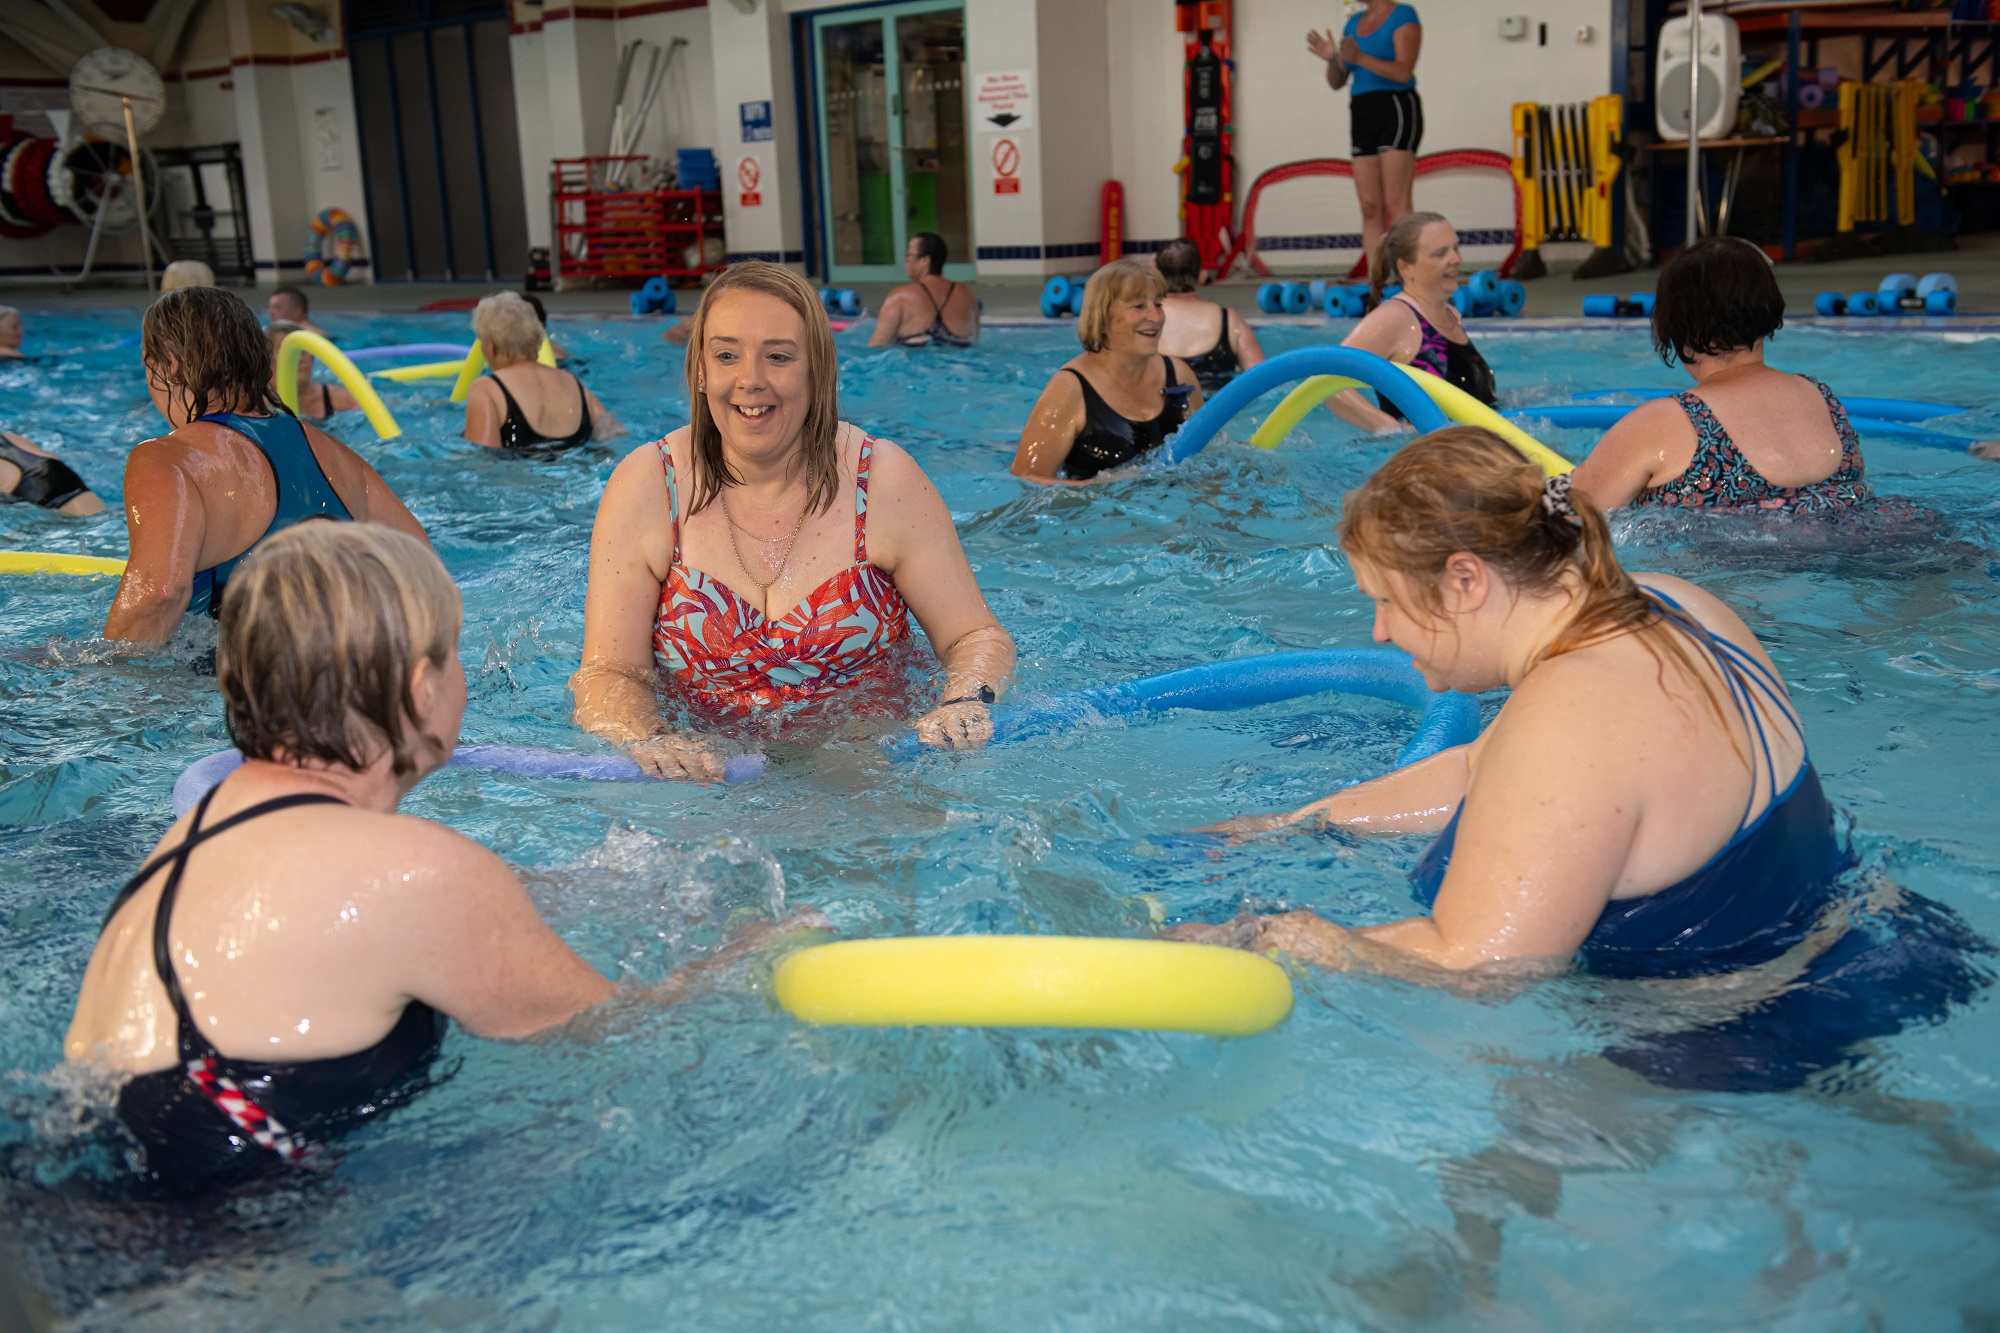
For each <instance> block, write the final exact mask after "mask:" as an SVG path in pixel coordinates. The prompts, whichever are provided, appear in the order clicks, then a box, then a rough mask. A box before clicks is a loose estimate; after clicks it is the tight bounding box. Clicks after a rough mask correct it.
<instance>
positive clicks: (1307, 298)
mask: <svg viewBox="0 0 2000 1333" xmlns="http://www.w3.org/2000/svg"><path fill="white" fill-rule="evenodd" d="M1284 307H1285V313H1286V314H1288V315H1303V314H1305V313H1306V311H1308V310H1310V309H1312V289H1311V288H1309V287H1307V286H1306V284H1304V283H1303V282H1288V283H1286V284H1285V294H1284Z"/></svg>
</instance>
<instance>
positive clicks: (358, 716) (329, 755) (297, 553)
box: [215, 519, 461, 776]
mask: <svg viewBox="0 0 2000 1333" xmlns="http://www.w3.org/2000/svg"><path fill="white" fill-rule="evenodd" d="M460 615H461V606H460V602H459V596H458V588H457V586H456V585H455V584H453V583H452V581H451V575H449V574H447V573H445V569H444V565H443V564H441V563H440V562H439V561H438V558H437V555H436V554H435V553H434V552H433V551H432V550H431V548H430V547H428V546H426V545H425V544H424V543H423V542H421V541H419V540H417V539H416V538H415V537H412V536H410V535H408V534H407V533H402V532H398V531H396V530H395V529H394V528H386V527H383V526H381V525H380V524H376V523H340V522H333V521H331V520H323V519H322V520H315V521H312V522H307V523H301V524H299V525H297V526H296V527H291V528H287V529H285V530H284V531H283V532H280V533H278V534H277V535H275V536H273V537H271V538H270V539H268V540H266V541H264V542H263V543H261V544H260V545H259V546H258V547H257V548H256V549H255V550H254V551H252V552H251V553H250V557H249V558H248V559H247V560H245V561H244V562H243V564H242V565H241V566H240V567H238V569H237V570H236V573H235V574H234V575H232V576H231V577H230V580H229V586H228V588H227V589H226V590H225V591H224V593H223V598H222V627H221V638H220V641H219V642H218V644H217V647H216V653H215V683H216V685H217V686H218V687H219V688H220V689H221V691H222V707H223V717H224V719H225V720H226V722H227V724H228V727H229V738H230V739H231V740H232V741H234V742H235V743H236V748H237V749H239V750H241V751H242V752H243V753H244V755H245V756H247V757H248V758H251V759H275V760H278V761H280V762H289V763H298V762H300V761H302V760H317V761H319V762H322V763H328V764H339V765H341V766H342V767H344V768H351V769H357V770H358V769H362V768H366V767H367V766H368V765H369V764H370V763H372V762H373V761H374V760H375V759H376V758H378V757H379V756H380V755H381V754H382V752H383V751H384V750H385V749H386V750H387V751H388V752H389V753H390V755H391V756H392V758H391V763H392V765H393V767H394V769H395V772H396V773H397V774H398V775H399V776H400V775H401V774H405V773H408V772H410V771H412V770H413V769H414V768H415V767H416V766H417V754H418V747H419V746H425V747H432V746H434V745H435V742H433V741H432V740H431V739H430V738H429V737H427V736H425V735H424V734H423V732H422V731H421V730H420V729H419V727H418V725H417V717H416V705H415V702H414V701H413V700H412V699H411V697H410V677H411V675H412V673H414V672H415V670H416V668H417V662H418V660H419V659H420V658H428V659H429V660H430V661H431V663H432V664H433V665H435V666H440V667H441V666H443V665H444V663H445V661H446V659H447V658H449V657H450V656H451V650H452V647H453V646H454V645H455V644H456V643H457V642H458V629H459V618H460ZM433 757H436V758H441V757H442V756H433Z"/></svg>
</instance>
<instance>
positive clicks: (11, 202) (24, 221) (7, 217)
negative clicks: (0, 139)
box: [0, 134, 49, 241]
mask: <svg viewBox="0 0 2000 1333" xmlns="http://www.w3.org/2000/svg"><path fill="white" fill-rule="evenodd" d="M33 142H34V140H33V139H32V138H31V137H30V136H28V135H25V134H23V135H17V136H15V137H14V138H11V139H9V140H7V142H6V143H5V144H4V145H0V236H5V237H8V238H9V239H12V240H17V241H25V240H32V239H33V238H34V237H37V236H40V235H41V234H42V233H43V232H45V231H48V230H49V228H48V227H47V226H46V225H44V224H42V223H38V222H35V221H34V220H32V219H31V218H29V217H28V216H27V214H26V212H25V211H24V210H23V209H22V207H21V203H20V201H19V200H18V199H16V198H15V197H14V191H13V186H12V185H11V184H10V182H11V181H12V179H13V177H12V172H13V168H14V163H15V162H16V161H18V160H19V159H20V156H21V154H22V153H23V152H24V151H26V149H27V147H28V145H29V144H31V143H33Z"/></svg>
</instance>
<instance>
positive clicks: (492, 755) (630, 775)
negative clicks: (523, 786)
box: [174, 745, 764, 818]
mask: <svg viewBox="0 0 2000 1333" xmlns="http://www.w3.org/2000/svg"><path fill="white" fill-rule="evenodd" d="M449 762H450V763H451V764H452V765H453V766H455V767H461V768H485V769H491V770H492V771H493V772H495V773H506V774H509V775H511V776H513V777H520V778H580V779H582V780H584V781H586V782H646V781H651V780H652V779H650V778H648V777H647V776H646V771H645V770H644V769H642V768H640V767H639V765H638V764H636V763H634V762H633V761H632V760H630V759H627V758H625V757H624V756H623V755H612V754H577V753H575V752H574V751H570V750H545V749H542V748H540V747H539V746H533V745H461V746H459V747H458V748H457V749H456V750H454V751H452V754H451V759H450V761H449ZM242 763H243V755H242V752H241V751H238V750H218V751H216V752H215V753H214V754H211V755H208V756H206V757H204V758H201V759H197V760H195V761H194V762H193V763H192V764H189V765H188V766H187V768H186V770H185V771H184V772H182V774H181V775H180V777H179V778H177V779H175V781H174V815H175V817H176V818H178V817H179V816H181V815H184V814H186V813H187V812H188V811H189V810H192V809H193V808H194V805H195V802H197V801H199V800H200V799H201V798H202V797H204V796H206V795H207V794H208V793H209V792H211V791H213V790H214V789H215V787H216V784H218V783H220V782H221V781H222V780H223V779H224V778H226V777H228V776H229V775H230V774H231V773H234V772H235V771H236V770H237V768H238V767H239V766H241V764H242ZM763 771H764V756H763V755H761V754H739V755H731V756H730V757H729V759H728V760H727V761H726V762H725V763H724V764H723V766H722V780H723V781H724V782H747V781H749V780H750V779H751V778H754V777H757V776H758V775H760V774H761V773H763Z"/></svg>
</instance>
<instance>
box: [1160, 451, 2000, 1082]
mask: <svg viewBox="0 0 2000 1333" xmlns="http://www.w3.org/2000/svg"><path fill="white" fill-rule="evenodd" d="M1340 539H1341V547H1342V549H1343V550H1344V551H1345V552H1346V553H1347V555H1348V557H1349V558H1350V560H1351V561H1352V562H1353V567H1354V571H1355V580H1356V582H1357V584H1358V585H1359V586H1360V588H1361V591H1362V592H1363V593H1365V594H1367V595H1368V596H1370V597H1372V598H1373V599H1374V601H1375V608H1376V609H1375V638H1376V639H1377V640H1378V641H1389V642H1393V643H1394V644H1395V645H1396V646H1397V647H1399V648H1402V649H1404V650H1405V651H1407V652H1409V653H1410V655H1411V656H1412V657H1413V658H1414V659H1415V662H1416V664H1417V667H1418V668H1419V669H1420V670H1421V671H1422V672H1423V673H1424V678H1425V679H1426V680H1427V681H1428V682H1429V683H1430V684H1431V686H1432V688H1434V689H1440V690H1442V689H1457V690H1463V691H1466V692H1468V693H1480V692H1484V691H1487V690H1494V689H1499V688H1502V687H1505V688H1508V689H1510V690H1511V694H1510V696H1509V697H1508V699H1507V702H1506V704H1505V705H1504V706H1503V707H1502V708H1501V710H1500V714H1499V716H1498V717H1497V718H1496V719H1495V720H1494V722H1493V724H1492V725H1491V726H1490V727H1488V728H1487V730H1486V732H1485V734H1484V735H1482V736H1481V737H1480V738H1479V739H1478V740H1476V741H1474V742H1473V743H1472V744H1471V745H1469V746H1465V747H1462V748H1460V749H1455V750H1448V751H1445V752H1444V753H1442V754H1440V755H1437V756H1435V757H1434V758H1431V759H1427V760H1424V761H1422V762H1421V763H1417V764H1413V765H1411V766H1410V767H1408V768H1404V769H1400V770H1398V771H1397V772H1394V773H1391V774H1389V775H1388V776H1387V777H1384V778H1380V779H1377V780H1376V781H1374V782H1368V783H1363V784H1361V785H1359V786H1356V787H1351V788H1349V789H1348V790H1346V791H1343V792H1340V793H1339V794H1337V795H1335V796H1331V797H1328V798H1327V799H1325V800H1323V801H1318V802H1315V803H1314V804H1312V805H1309V806H1306V807H1305V808H1304V809H1301V810H1297V811H1294V812H1292V813H1290V814H1287V815H1281V816H1274V817H1269V818H1262V819H1256V820H1249V821H1238V822H1236V823H1234V824H1230V825H1223V826H1221V828H1220V830H1218V831H1224V832H1234V833H1242V832H1252V831H1258V830H1261V829H1267V828H1275V827H1281V826H1283V825H1287V824H1293V823H1299V822H1303V821H1307V820H1313V821H1316V822H1318V823H1320V824H1322V825H1335V826H1340V827H1343V828H1346V829H1349V830H1352V831H1355V832H1362V833H1426V832H1427V833H1435V834H1437V835H1439V836H1438V838H1437V841H1436V842H1435V843H1434V844H1433V846H1432V847H1431V849H1430V851H1429V852H1428V853H1426V854H1425V856H1424V858H1423V859H1422V861H1420V862H1419V864H1418V866H1417V870H1416V874H1415V880H1416V889H1417V896H1418V898H1419V900H1420V901H1421V902H1422V903H1423V904H1424V905H1425V906H1426V907H1428V908H1429V909H1430V913H1429V915H1427V916H1417V917H1411V918H1409V919H1407V920H1403V921H1397V922H1393V923H1391V924H1388V925H1380V926H1370V927H1367V928H1365V929H1360V930H1348V929H1344V928H1342V927H1340V926H1337V925H1334V924H1333V923H1331V922H1329V921H1326V920H1324V919H1323V918H1321V917H1319V916H1317V915H1315V914H1314V913H1312V912H1309V911H1300V912H1290V913H1286V914H1284V915H1281V916H1272V917H1261V918H1246V919H1243V920H1240V921H1238V922H1236V923H1234V924H1232V925H1230V926H1221V927H1218V926H1197V927H1193V928H1191V929H1185V930H1184V931H1183V934H1184V935H1185V936H1187V937H1191V938H1197V939H1209V940H1216V941H1227V942H1232V943H1240V944H1243V945H1244V946H1245V947H1249V948H1253V949H1258V950H1265V949H1282V950H1284V951H1286V952H1289V953H1291V954H1292V955H1294V956H1295V957H1297V958H1299V959H1301V960H1304V961H1307V962H1312V963H1318V964H1321V965H1324V966H1329V967H1336V968H1373V969H1379V970H1387V971H1394V972H1398V973H1402V974H1406V975H1412V976H1415V977H1418V978H1423V977H1427V976H1428V977H1436V976H1440V975H1443V974H1445V973H1450V972H1462V971H1465V970H1467V969H1471V968H1491V967H1495V966H1498V967H1502V968H1507V969H1511V970H1521V969H1527V970H1530V971H1537V970H1561V969H1563V968H1565V967H1567V966H1569V965H1570V964H1571V962H1572V960H1575V961H1578V962H1580V963H1581V965H1582V966H1583V967H1584V968H1586V969H1588V970H1589V971H1591V972H1594V973H1597V974H1599V975H1603V976H1614V977H1686V976H1695V975H1701V974H1707V973H1717V972H1739V971H1741V970H1743V969H1746V968H1751V967H1755V966H1757V965H1759V964H1765V963H1770V962H1772V961H1773V960H1775V959H1778V958H1780V957H1781V956H1784V955H1788V954H1789V955H1791V956H1792V961H1794V962H1796V963H1797V964H1798V966H1799V968H1800V969H1801V970H1802V974H1803V979H1804V984H1801V983H1800V978H1799V976H1798V975H1793V976H1789V977H1788V978H1787V980H1788V981H1789V982H1790V983H1791V984H1790V985H1789V987H1780V990H1779V993H1777V994H1761V995H1759V996H1757V997H1756V999H1755V1003H1754V1004H1753V1005H1752V1006H1750V1007H1751V1008H1754V1009H1755V1010H1756V1011H1757V1013H1756V1021H1755V1022H1751V1021H1750V1020H1749V1018H1748V1017H1747V1016H1746V1015H1738V1016H1736V1017H1734V1018H1731V1019H1728V1020H1725V1021H1722V1022H1717V1023H1712V1024H1710V1025H1708V1026H1706V1027H1704V1028H1703V1029H1701V1030H1700V1033H1699V1037H1698V1039H1697V1038H1695V1037H1691V1036H1690V1035H1689V1034H1675V1035H1673V1036H1672V1037H1670V1038H1666V1039H1654V1040H1652V1041H1650V1042H1649V1043H1647V1044H1646V1045H1645V1047H1643V1048H1635V1049H1633V1050H1630V1051H1619V1052H1613V1053H1612V1056H1611V1058H1613V1059H1614V1060H1618V1061H1620V1062H1621V1063H1628V1064H1630V1065H1631V1066H1632V1067H1634V1068H1638V1069H1640V1070H1641V1072H1644V1073H1647V1074H1648V1075H1649V1076H1654V1077H1657V1078H1659V1079H1660V1080H1661V1081H1664V1082H1671V1083H1675V1084H1678V1085H1683V1086H1687V1085H1692V1086H1704V1087H1745V1086H1756V1087H1774V1086H1790V1085H1793V1084H1796V1083H1797V1082H1799V1081H1801V1080H1802V1079H1803V1078H1804V1077H1806V1076H1808V1075H1809V1074H1810V1073H1811V1072H1813V1071H1814V1070H1816V1069H1817V1068H1823V1067H1825V1066H1826V1065H1828V1064H1831V1063H1833V1062H1834V1061H1835V1060H1837V1059H1838V1058H1839V1055H1840V1053H1841V1051H1843V1050H1844V1049H1845V1047H1846V1046H1848V1045H1851V1044H1852V1042H1853V1041H1855V1040H1859V1039H1860V1038H1862V1037H1865V1036H1874V1035H1880V1034H1882V1033H1884V1032H1890V1031H1894V1030H1895V1029H1896V1028H1897V1027H1899V1026H1900V1025H1901V1024H1902V1023H1903V1022H1905V1021H1908V1020H1909V1019H1910V1018H1912V1017H1916V1016H1918V1015H1920V1014H1921V1015H1934V1014H1935V1013H1937V1012H1939V1011H1940V1010H1941V1009H1942V1007H1943V1005H1944V1004H1945V1003H1947V1002H1949V1001H1951V1000H1954V999H1963V998H1964V997H1965V996H1967V995H1970V994H1971V993H1972V991H1973V990H1975V989H1976V988H1977V986H1978V985H1979V984H1980V982H1979V978H1978V975H1977V973H1976V972H1974V971H1973V970H1972V969H1971V968H1970V967H1969V965H1967V964H1966V963H1964V962H1963V961H1962V960H1963V957H1964V955H1965V954H1966V953H1967V952H1969V951H1971V950H1976V949H1978V948H1980V947H1982V946H1980V945H1978V943H1977V942H1976V941H1973V940H1971V939H1970V937H1969V936H1968V935H1966V933H1965V932H1964V929H1963V927H1962V926H1959V925H1956V924H1954V922H1955V919H1953V918H1951V916H1950V913H1949V912H1948V911H1946V910H1945V909H1943V908H1941V907H1936V905H1935V904H1927V905H1925V906H1924V908H1923V909H1922V910H1918V911H1914V912H1912V913H1911V914H1909V919H1910V920H1912V921H1913V922H1915V923H1916V928H1915V929H1914V930H1912V931H1911V932H1909V933H1907V934H1905V935H1903V936H1901V937H1899V938H1898V939H1897V940H1895V941H1894V942H1893V944H1890V945H1883V946H1880V947H1877V943H1876V941H1874V940H1872V939H1869V938H1868V937H1867V936H1866V935H1865V934H1864V933H1863V932H1861V931H1859V930H1855V929H1848V928H1847V926H1846V918H1845V917H1844V916H1843V909H1844V908H1849V907H1851V906H1852V904H1851V903H1850V902H1849V901H1847V900H1846V899H1845V897H1844V896H1843V894H1842V893H1841V892H1840V890H1839V885H1838V879H1839V876H1840V874H1841V872H1842V871H1844V870H1845V869H1846V868H1847V866H1848V864H1849V861H1850V858H1849V855H1848V852H1847V849H1846V847H1845V846H1844V845H1843V843H1842V841H1841V840H1840V839H1839V838H1838V837H1837V836H1836V834H1835V827H1834V817H1833V809H1832V806H1831V805H1830V804H1829V803H1828V801H1827V798H1826V795H1825V793H1824V792H1823V791H1822V789H1821V787H1820V782H1819V776H1818V774H1817V773H1816V772H1815V771H1814V769H1813V765H1812V761H1811V759H1810V758H1809V757H1808V756H1807V754H1806V743H1805V737H1804V735H1803V732H1802V730H1801V726H1800V720H1799V717H1798V714H1797V713H1796V711H1795V710H1794V709H1793V707H1792V704H1791V700H1790V698H1789V696H1788V695H1787V693H1786V690H1785V686H1784V683H1783V681H1782V680H1780V679H1779V677H1778V673H1777V669H1776V667H1775V666H1774V665H1773V664H1772V662H1771V659H1770V658H1769V657H1768V656H1767V655H1766V654H1765V652H1764V650H1763V648H1762V647H1761V646H1760V645H1759V644H1758V643H1757V640H1756V638H1755V637H1754V636H1753V635H1752V634H1751V633H1750V631H1749V629H1748V628H1747V627H1746V626H1745V625H1744V624H1743V622H1742V621H1741V620H1740V619H1739V618H1738V617H1737V616H1736V614H1735V613H1734V612H1733V611H1731V610H1730V609H1729V608H1728V607H1727V606H1725V605H1724V604H1723V603H1722V602H1720V601H1718V600H1717V599H1716V598H1714V597H1712V596H1710V595H1708V594H1707V593H1705V592H1703V591H1701V589H1699V588H1697V587H1695V586H1694V585H1693V584H1690V583H1686V582H1684V581H1682V580H1680V579H1675V578H1669V577H1666V576H1664V575H1657V574H1646V575H1641V576H1638V577H1637V578H1634V577H1633V576H1631V575H1628V574H1627V573H1626V572H1625V571H1624V570H1623V569H1621V568H1620V567H1619V565H1618V561H1617V558H1616V557H1615V556H1614V555H1613V554H1612V551H1611V538H1610V532H1609V530H1608V528H1607V527H1606V526H1605V522H1604V515H1603V512H1602V511H1601V510H1600V509H1598V507H1597V506H1596V505H1595V504H1594V503H1593V502H1591V501H1590V499H1589V498H1588V497H1587V496H1585V495H1584V494H1582V492H1581V491H1580V490H1579V491H1577V492H1576V493H1575V494H1574V495H1572V494H1571V492H1570V488H1569V486H1568V485H1567V478H1556V479H1551V480H1549V481H1547V482H1545V481H1544V480H1543V478H1542V476H1541V473H1540V471H1539V469H1537V468H1536V467H1535V466H1534V465H1532V464H1529V463H1526V462H1523V461H1522V460H1521V459H1520V458H1519V456H1518V455H1516V454H1515V453H1514V452H1513V450H1512V449H1511V448H1510V447H1509V446H1507V445H1506V444H1504V443H1502V442H1501V441H1500V440H1499V439H1498V438H1496V437H1495V436H1493V435H1490V434H1488V433H1487V432H1485V431H1483V430H1479V429H1476V428H1472V427H1453V428H1450V429H1446V430H1441V431H1436V432H1433V433H1432V434H1430V435H1427V436H1425V437H1424V438H1423V439H1421V440H1418V441H1417V442H1416V443H1414V444H1412V445H1410V446H1408V447H1407V448H1405V449H1403V450H1402V451H1401V452H1400V453H1398V454H1397V455H1396V456H1395V457H1394V458H1392V459H1391V460H1390V461H1389V463H1388V464H1387V465H1386V466H1385V467H1383V469H1382V470H1381V471H1380V472H1378V473H1377V474H1376V475H1375V476H1374V477H1373V478H1371V479H1370V480H1369V481H1368V482H1367V483H1366V484H1364V485H1363V486H1362V487H1361V488H1360V489H1359V490H1357V491H1355V492H1353V493H1351V494H1350V495H1349V496H1348V498H1347V505H1346V512H1345V513H1344V515H1343V517H1342V519H1341V524H1340ZM1864 978H1865V979H1866V983H1867V988H1868V991H1869V993H1868V996H1867V999H1866V1001H1865V1002H1856V999H1855V992H1856V986H1857V981H1858V980H1859V979H1864ZM1819 980H1825V981H1827V982H1828V983H1829V984H1828V985H1827V986H1826V987H1825V993H1824V996H1816V995H1815V994H1814V992H1813V985H1812V983H1814V982H1815V981H1819ZM1822 998H1823V999H1825V1001H1826V1002H1825V1003H1824V1004H1817V1003H1815V1001H1817V1000H1819V999H1822ZM1759 1023H1762V1024H1766V1025H1775V1026H1767V1027H1762V1028H1760V1027H1759V1026H1758V1024H1759ZM1759 1032H1762V1033H1763V1035H1764V1037H1765V1041H1764V1042H1763V1043H1762V1044H1761V1045H1760V1044H1759V1042H1758V1040H1757V1036H1758V1033H1759Z"/></svg>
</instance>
